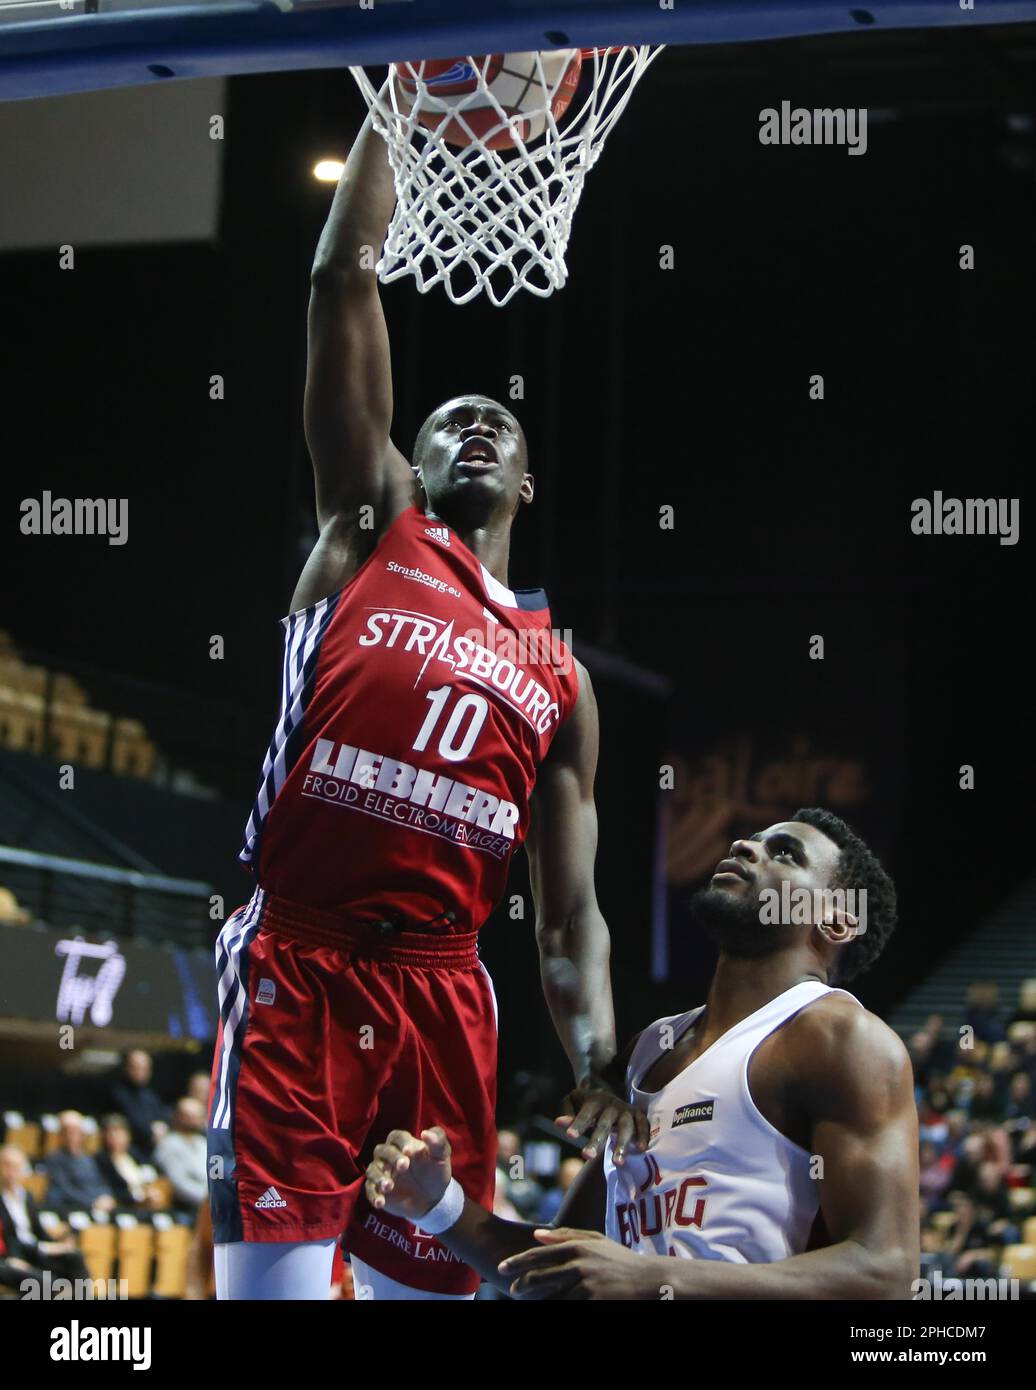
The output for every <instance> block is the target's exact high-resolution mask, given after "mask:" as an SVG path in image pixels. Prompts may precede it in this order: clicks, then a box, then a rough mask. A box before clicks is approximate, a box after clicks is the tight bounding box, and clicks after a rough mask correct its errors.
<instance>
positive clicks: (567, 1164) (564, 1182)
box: [536, 1158, 583, 1224]
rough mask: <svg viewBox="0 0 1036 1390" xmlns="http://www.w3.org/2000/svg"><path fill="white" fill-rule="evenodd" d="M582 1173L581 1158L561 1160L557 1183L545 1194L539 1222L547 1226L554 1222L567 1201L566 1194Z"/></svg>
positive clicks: (537, 1218)
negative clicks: (563, 1203)
mask: <svg viewBox="0 0 1036 1390" xmlns="http://www.w3.org/2000/svg"><path fill="white" fill-rule="evenodd" d="M582 1171H583V1160H582V1159H581V1158H563V1159H562V1160H561V1167H560V1168H559V1169H558V1180H557V1183H556V1185H555V1186H554V1187H552V1188H551V1189H550V1190H549V1191H548V1192H545V1193H544V1194H543V1200H542V1202H540V1209H539V1212H538V1213H537V1216H536V1220H537V1221H542V1222H544V1224H546V1223H547V1222H550V1221H553V1220H554V1218H555V1216H557V1214H558V1212H559V1211H560V1210H561V1203H562V1202H563V1201H564V1200H565V1194H566V1193H567V1192H568V1189H569V1188H570V1187H571V1186H572V1184H573V1183H574V1182H575V1180H576V1178H577V1177H578V1176H579V1174H580V1173H581V1172H582Z"/></svg>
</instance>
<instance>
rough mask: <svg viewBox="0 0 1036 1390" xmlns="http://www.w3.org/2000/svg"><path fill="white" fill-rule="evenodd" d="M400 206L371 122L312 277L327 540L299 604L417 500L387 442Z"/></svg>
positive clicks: (319, 485) (311, 434) (351, 564)
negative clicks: (392, 278)
mask: <svg viewBox="0 0 1036 1390" xmlns="http://www.w3.org/2000/svg"><path fill="white" fill-rule="evenodd" d="M394 205H395V190H394V188H393V184H392V173H391V169H390V167H389V162H388V156H387V153H386V148H385V142H384V140H383V139H382V138H381V136H380V135H378V134H377V132H376V131H375V130H374V129H373V127H372V125H371V123H370V118H369V117H368V119H367V120H366V121H365V123H364V125H363V127H362V129H361V130H360V133H359V135H358V136H357V137H356V140H355V142H354V144H353V147H352V150H351V151H350V153H349V158H348V160H347V162H346V165H345V169H344V170H343V172H342V176H341V178H340V179H339V182H338V188H337V190H336V191H335V196H334V200H333V202H332V204H331V211H330V213H329V215H328V219H327V223H326V225H325V227H324V230H323V233H322V235H321V237H320V242H319V244H318V246H317V251H316V256H315V258H314V261H313V269H312V272H311V277H310V299H309V319H308V356H307V362H306V394H305V409H304V414H305V427H306V442H307V444H308V445H309V451H310V455H311V456H312V459H313V471H314V474H315V477H316V502H317V521H318V524H319V527H320V533H321V534H320V541H319V542H318V545H317V548H316V550H315V551H314V555H313V556H312V557H311V559H310V562H309V564H307V566H306V571H305V572H304V576H303V579H304V583H303V584H300V589H301V590H302V592H301V594H298V595H296V598H297V600H298V602H297V603H296V605H295V606H303V605H305V604H306V603H311V602H314V601H315V600H316V599H317V598H322V597H325V596H326V594H327V593H330V592H331V591H332V590H333V589H335V588H337V587H340V585H341V584H342V583H344V582H345V580H346V579H347V578H348V577H349V574H350V572H351V570H352V569H353V568H355V567H356V564H357V563H358V561H359V560H361V559H362V558H364V552H365V551H368V550H369V549H370V548H372V546H373V544H374V542H375V541H376V540H377V538H378V536H379V535H380V534H381V532H382V531H383V530H384V529H385V527H386V526H387V525H388V524H389V522H391V521H392V520H393V518H394V517H395V516H397V515H398V514H399V512H401V511H402V510H403V509H404V507H406V506H407V505H409V503H410V501H411V500H412V489H413V474H412V472H411V470H410V465H409V464H408V462H407V460H406V459H405V458H404V457H403V456H402V454H400V453H399V451H398V450H397V449H396V448H395V446H394V445H393V444H392V441H391V439H390V438H389V431H390V429H391V426H392V367H391V358H390V353H389V339H388V329H387V327H386V324H385V315H384V313H383V311H382V307H381V299H380V297H379V294H378V281H377V276H376V274H375V272H374V269H373V265H374V262H375V261H376V259H377V257H378V254H379V252H380V249H381V245H382V242H383V241H384V239H385V233H386V230H387V228H388V223H389V218H390V217H391V216H392V209H393V206H394ZM364 506H369V507H371V508H372V509H373V516H372V520H373V526H370V525H366V524H364V525H362V526H361V513H360V508H361V507H364ZM363 521H364V522H365V523H366V521H367V516H366V515H365V516H364V517H363ZM321 590H323V592H321Z"/></svg>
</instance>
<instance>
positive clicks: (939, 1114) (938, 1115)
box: [918, 1086, 951, 1144]
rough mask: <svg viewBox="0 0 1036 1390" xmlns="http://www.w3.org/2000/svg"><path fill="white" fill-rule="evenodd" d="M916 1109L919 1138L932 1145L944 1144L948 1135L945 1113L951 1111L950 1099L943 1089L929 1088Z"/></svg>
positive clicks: (941, 1087) (948, 1129)
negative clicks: (917, 1111)
mask: <svg viewBox="0 0 1036 1390" xmlns="http://www.w3.org/2000/svg"><path fill="white" fill-rule="evenodd" d="M918 1109H919V1114H918V1124H919V1133H920V1137H921V1138H922V1139H927V1140H929V1141H930V1142H931V1143H933V1144H945V1142H946V1140H947V1139H948V1138H949V1134H950V1126H949V1123H948V1121H947V1119H946V1113H947V1111H948V1110H950V1109H951V1106H950V1097H949V1095H948V1093H947V1091H946V1089H945V1087H943V1086H931V1087H929V1090H928V1094H927V1096H926V1097H925V1100H924V1102H923V1103H922V1104H921V1105H920V1106H919V1107H918Z"/></svg>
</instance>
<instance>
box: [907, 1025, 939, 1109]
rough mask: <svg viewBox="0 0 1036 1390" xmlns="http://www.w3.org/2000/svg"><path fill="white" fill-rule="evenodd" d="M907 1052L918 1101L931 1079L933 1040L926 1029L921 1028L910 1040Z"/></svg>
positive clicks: (933, 1051)
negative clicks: (908, 1051) (911, 1064)
mask: <svg viewBox="0 0 1036 1390" xmlns="http://www.w3.org/2000/svg"><path fill="white" fill-rule="evenodd" d="M909 1050H910V1060H911V1062H912V1063H913V1067H914V1081H915V1083H916V1088H917V1091H918V1099H920V1096H921V1094H923V1092H924V1088H925V1087H926V1086H927V1085H928V1083H929V1081H930V1080H931V1078H932V1069H933V1067H934V1062H933V1057H934V1053H935V1039H934V1038H933V1037H932V1035H931V1033H929V1032H928V1030H927V1029H925V1028H921V1029H919V1030H918V1031H917V1032H916V1033H915V1034H914V1035H913V1037H912V1038H911V1039H910V1044H909Z"/></svg>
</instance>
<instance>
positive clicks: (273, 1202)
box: [255, 1187, 288, 1210]
mask: <svg viewBox="0 0 1036 1390" xmlns="http://www.w3.org/2000/svg"><path fill="white" fill-rule="evenodd" d="M255 1205H256V1206H257V1207H259V1208H260V1210H262V1209H263V1208H264V1207H286V1206H287V1205H288V1204H287V1202H286V1201H285V1200H284V1198H283V1197H282V1196H281V1194H280V1193H279V1192H278V1191H277V1189H276V1188H275V1187H268V1188H267V1189H266V1191H265V1192H264V1193H263V1195H262V1196H261V1197H260V1198H259V1200H258V1202H256V1203H255Z"/></svg>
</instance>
